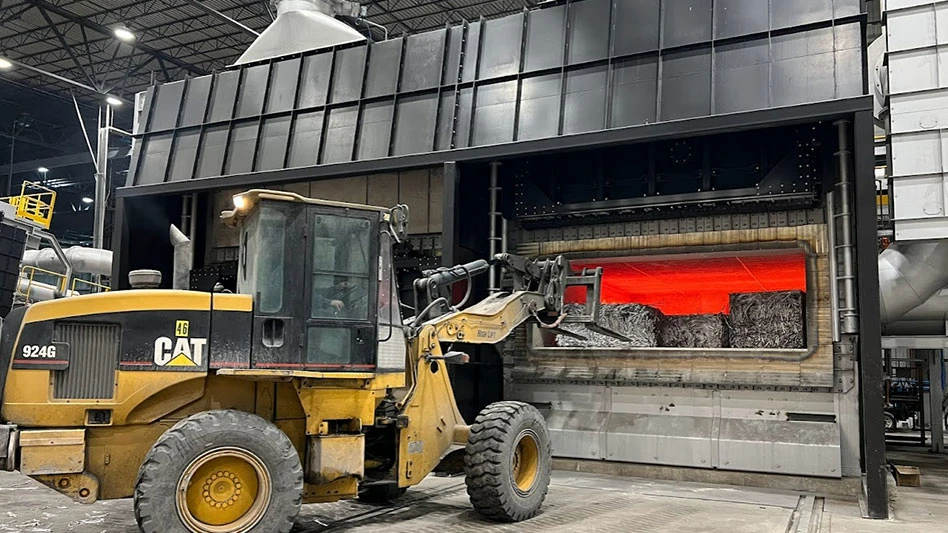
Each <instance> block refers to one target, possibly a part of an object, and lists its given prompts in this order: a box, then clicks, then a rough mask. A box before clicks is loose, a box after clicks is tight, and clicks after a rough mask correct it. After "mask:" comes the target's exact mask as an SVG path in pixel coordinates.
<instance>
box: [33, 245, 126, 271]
mask: <svg viewBox="0 0 948 533" xmlns="http://www.w3.org/2000/svg"><path fill="white" fill-rule="evenodd" d="M63 251H64V253H65V254H66V259H68V260H69V264H70V265H71V266H72V270H73V272H77V273H83V274H98V275H100V276H110V275H112V250H99V249H96V248H84V247H82V246H73V247H71V248H66V249H65V250H63ZM23 264H24V265H25V266H33V267H37V268H42V269H44V270H49V271H52V272H58V273H60V274H63V273H65V272H66V266H65V265H63V263H62V261H60V260H59V258H58V257H57V256H56V251H55V250H54V249H52V248H43V249H42V250H27V251H26V252H25V253H24V254H23Z"/></svg>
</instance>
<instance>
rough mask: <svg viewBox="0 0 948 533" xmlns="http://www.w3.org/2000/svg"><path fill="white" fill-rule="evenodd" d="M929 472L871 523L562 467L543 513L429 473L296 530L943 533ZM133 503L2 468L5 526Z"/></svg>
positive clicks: (827, 505) (832, 507)
mask: <svg viewBox="0 0 948 533" xmlns="http://www.w3.org/2000/svg"><path fill="white" fill-rule="evenodd" d="M894 459H895V462H897V463H899V464H916V465H918V466H920V467H921V468H922V480H923V481H922V487H920V488H913V489H907V488H900V489H899V490H898V494H897V496H896V497H895V498H894V501H893V510H894V514H895V517H894V518H893V519H892V520H887V521H870V520H863V519H862V518H861V514H860V508H859V504H858V502H856V501H842V500H833V499H826V500H824V499H822V498H815V499H814V498H813V497H812V496H806V495H803V494H800V493H797V492H790V491H777V490H770V489H755V488H742V487H731V486H723V485H707V484H699V483H671V482H665V481H655V480H646V479H639V478H625V477H616V476H603V475H596V474H580V473H568V472H555V473H554V476H553V483H552V486H551V488H550V493H549V496H548V497H547V500H546V503H545V505H544V510H543V513H542V514H541V515H539V516H538V517H536V518H534V519H533V520H530V521H527V522H524V523H521V524H495V523H491V522H486V521H484V520H482V519H481V518H480V517H479V516H478V515H477V514H476V513H475V512H474V511H473V510H472V509H471V506H470V504H469V503H468V500H467V494H466V493H465V489H464V482H463V480H462V479H461V478H435V477H432V478H429V479H427V480H426V481H425V482H424V483H422V484H421V485H419V486H418V487H415V488H413V489H411V490H409V492H408V494H406V495H405V496H404V497H403V498H402V499H401V500H399V501H398V502H397V503H396V504H394V505H393V506H389V507H382V506H371V505H364V504H360V503H358V502H348V501H347V502H338V503H334V504H324V505H307V506H304V507H303V511H302V513H301V514H300V517H299V520H298V522H297V527H296V528H295V529H294V532H295V533H322V532H326V531H359V532H373V531H385V532H387V533H395V532H412V533H426V532H432V533H443V532H445V531H452V532H457V531H467V530H477V531H484V532H505V533H506V532H511V533H513V532H518V533H519V532H531V531H554V532H609V531H616V532H620V531H621V532H663V531H667V532H684V531H688V532H708V533H716V532H720V533H745V532H747V533H751V532H753V533H757V532H768V533H769V532H773V533H786V532H802V531H810V532H834V533H842V532H866V533H873V532H880V531H893V532H895V531H899V532H901V531H912V532H913V533H914V532H932V533H934V532H943V531H946V530H948V526H946V525H945V524H948V498H946V497H945V496H946V495H948V463H946V460H945V459H944V458H938V457H934V456H930V455H927V454H925V453H924V452H921V453H920V452H916V451H909V452H907V453H902V455H897V456H895V457H894ZM135 531H137V529H136V527H135V521H134V516H133V513H132V503H131V501H130V500H115V501H106V502H97V503H95V504H92V505H81V504H78V503H74V502H72V501H71V500H69V499H67V498H66V497H64V496H61V495H59V494H58V493H56V492H54V491H52V490H50V489H47V488H46V487H44V486H42V485H40V484H38V483H35V482H33V481H32V480H30V479H29V478H26V477H23V476H21V475H19V474H17V473H9V472H0V532H23V533H45V532H50V533H59V532H78V533H101V532H127V533H134V532H135Z"/></svg>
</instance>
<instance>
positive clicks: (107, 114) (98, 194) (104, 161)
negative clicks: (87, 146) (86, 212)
mask: <svg viewBox="0 0 948 533" xmlns="http://www.w3.org/2000/svg"><path fill="white" fill-rule="evenodd" d="M111 126H112V107H111V106H109V105H104V106H102V107H101V108H99V140H98V144H97V145H96V157H95V206H94V207H95V217H94V220H95V222H94V223H93V227H92V247H93V248H103V247H104V244H105V209H106V204H107V203H108V199H107V194H108V186H107V185H108V180H109V128H111Z"/></svg>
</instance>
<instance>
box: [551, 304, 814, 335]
mask: <svg viewBox="0 0 948 533" xmlns="http://www.w3.org/2000/svg"><path fill="white" fill-rule="evenodd" d="M804 298H805V294H804V293H803V292H801V291H782V292H752V293H737V294H731V295H730V297H729V300H730V302H729V303H730V314H727V315H725V314H699V315H665V314H663V313H662V312H661V311H659V310H658V309H656V308H654V307H650V306H647V305H641V304H605V305H603V306H602V308H601V309H600V323H601V325H602V326H604V327H606V328H608V329H610V330H612V331H615V332H617V333H621V334H622V335H624V336H626V337H628V338H629V339H630V341H621V340H618V339H615V338H613V337H609V336H606V335H602V334H599V333H596V332H593V331H589V330H588V329H586V328H585V327H584V326H583V325H581V324H571V323H568V322H567V323H565V324H563V325H562V326H561V327H562V329H565V330H567V331H570V332H572V333H575V334H578V335H581V336H583V337H586V340H581V339H577V338H575V337H570V336H568V335H557V336H556V344H557V346H560V347H574V348H654V347H668V348H760V349H794V348H805V347H806V333H805V332H806V321H805V305H804ZM564 311H565V312H566V314H567V315H579V314H581V313H582V312H583V305H582V304H568V305H566V306H565V308H564Z"/></svg>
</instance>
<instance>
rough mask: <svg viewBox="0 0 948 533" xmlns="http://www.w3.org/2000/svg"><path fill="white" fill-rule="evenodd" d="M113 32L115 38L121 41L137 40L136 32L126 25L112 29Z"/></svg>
mask: <svg viewBox="0 0 948 533" xmlns="http://www.w3.org/2000/svg"><path fill="white" fill-rule="evenodd" d="M112 33H113V34H114V35H115V38H116V39H118V40H120V41H125V42H130V41H134V40H135V34H134V33H132V30H130V29H128V28H126V27H125V26H118V27H117V28H115V29H114V30H112Z"/></svg>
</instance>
